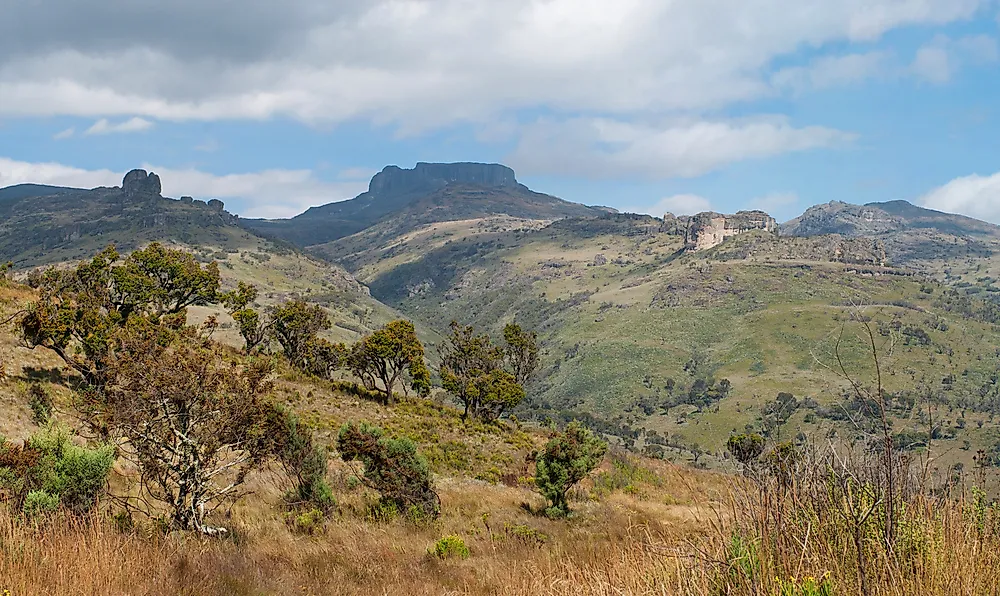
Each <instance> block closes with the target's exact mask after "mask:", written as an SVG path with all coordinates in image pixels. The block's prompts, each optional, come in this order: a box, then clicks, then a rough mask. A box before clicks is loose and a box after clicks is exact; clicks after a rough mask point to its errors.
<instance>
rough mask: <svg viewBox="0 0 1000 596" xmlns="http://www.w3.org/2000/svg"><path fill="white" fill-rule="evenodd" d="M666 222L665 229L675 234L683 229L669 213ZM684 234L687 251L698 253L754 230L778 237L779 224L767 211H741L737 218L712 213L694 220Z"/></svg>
mask: <svg viewBox="0 0 1000 596" xmlns="http://www.w3.org/2000/svg"><path fill="white" fill-rule="evenodd" d="M663 221H664V225H665V226H667V227H673V229H675V230H676V229H678V228H679V226H680V223H679V220H678V218H676V217H674V216H673V215H672V214H669V213H668V214H666V215H665V216H664V217H663ZM684 230H685V231H684V246H685V249H686V250H689V251H692V252H695V251H699V250H707V249H709V248H714V247H716V246H718V245H720V244H722V243H723V242H725V240H726V238H731V237H733V236H738V235H740V234H745V233H746V232H751V231H754V230H763V231H765V232H770V233H772V234H774V233H777V231H778V222H777V221H776V220H775V219H774V218H773V217H771V216H770V215H768V214H767V213H764V212H763V211H740V212H738V213H736V214H735V215H723V214H720V213H712V212H708V213H699V214H698V215H694V216H692V217H691V218H690V219H688V221H687V225H686V226H685V227H684Z"/></svg>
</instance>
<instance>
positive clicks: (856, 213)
mask: <svg viewBox="0 0 1000 596" xmlns="http://www.w3.org/2000/svg"><path fill="white" fill-rule="evenodd" d="M781 233H782V235H784V236H803V237H812V236H822V235H829V234H837V235H841V236H847V237H852V238H861V237H868V238H872V239H874V240H877V241H878V242H881V243H882V244H883V245H884V246H885V249H886V252H887V254H888V255H889V259H890V260H891V261H892V262H894V263H896V264H900V265H908V266H911V267H914V268H916V269H918V270H921V271H923V272H925V273H932V274H937V273H941V272H943V271H944V270H946V269H950V268H951V267H950V265H953V264H954V263H955V262H957V261H960V260H962V259H966V260H967V259H984V258H985V259H989V258H991V257H992V256H993V255H995V254H1000V226H996V225H993V224H991V223H987V222H984V221H979V220H977V219H973V218H971V217H966V216H964V215H955V214H951V213H942V212H940V211H934V210H933V209H926V208H924V207H918V206H916V205H913V204H911V203H908V202H906V201H890V202H885V203H868V204H867V205H852V204H849V203H844V202H840V201H834V202H831V203H826V204H823V205H816V206H814V207H810V208H809V209H807V210H806V212H805V213H803V214H802V215H801V216H799V217H797V218H795V219H793V220H791V221H789V222H787V223H785V224H783V225H782V226H781Z"/></svg>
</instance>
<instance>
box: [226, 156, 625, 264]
mask: <svg viewBox="0 0 1000 596" xmlns="http://www.w3.org/2000/svg"><path fill="white" fill-rule="evenodd" d="M602 211H606V209H601V208H591V207H586V206H584V205H579V204H577V203H570V202H568V201H564V200H562V199H558V198H556V197H552V196H549V195H545V194H541V193H537V192H534V191H532V190H530V189H529V188H528V187H526V186H524V185H523V184H520V183H519V182H518V181H517V178H516V177H515V175H514V171H513V170H512V169H510V168H508V167H506V166H502V165H499V164H480V163H450V164H441V163H418V164H417V165H416V167H414V168H413V169H402V168H399V167H397V166H387V167H386V168H385V169H383V170H382V171H381V172H379V173H378V174H376V175H375V176H374V177H373V178H372V180H371V183H370V184H369V187H368V192H365V193H362V194H360V195H358V196H357V197H355V198H353V199H350V200H347V201H341V202H337V203H330V204H327V205H323V206H320V207H312V208H310V209H309V210H308V211H306V212H305V213H302V214H301V215H298V216H296V217H293V218H291V219H287V220H254V219H248V220H243V225H244V226H246V227H249V228H251V229H254V230H257V231H260V232H263V233H266V234H268V235H271V236H275V237H278V238H282V239H284V240H287V241H289V242H292V243H294V244H296V245H298V246H304V247H307V246H315V245H320V244H324V243H328V242H332V241H336V240H339V239H341V238H346V237H347V236H350V235H352V234H356V233H358V232H361V231H362V230H365V229H367V228H369V227H371V226H374V225H376V224H380V223H387V224H388V225H387V226H383V230H382V231H381V232H380V236H381V237H385V236H387V235H392V234H396V235H399V234H402V233H405V232H408V231H410V230H412V229H414V228H416V227H419V226H421V225H426V224H430V223H436V222H442V221H457V220H465V219H476V218H482V217H492V216H497V215H507V216H512V217H516V218H521V219H535V220H553V219H559V218H562V217H584V216H589V215H596V214H598V213H600V212H602Z"/></svg>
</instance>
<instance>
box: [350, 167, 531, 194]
mask: <svg viewBox="0 0 1000 596" xmlns="http://www.w3.org/2000/svg"><path fill="white" fill-rule="evenodd" d="M456 182H457V183H462V184H474V185H477V186H486V187H515V186H518V183H517V178H516V177H515V176H514V170H512V169H510V168H508V167H507V166H502V165H500V164H483V163H423V162H420V163H418V164H417V165H416V167H414V168H413V169H412V170H404V169H402V168H400V167H398V166H387V167H386V168H385V169H383V170H382V171H381V172H379V173H378V174H375V176H374V177H373V178H372V181H371V183H370V184H369V187H368V192H370V193H371V194H372V195H375V196H379V195H383V194H392V193H405V192H410V191H418V190H431V189H435V188H440V187H443V186H446V185H447V184H450V183H456Z"/></svg>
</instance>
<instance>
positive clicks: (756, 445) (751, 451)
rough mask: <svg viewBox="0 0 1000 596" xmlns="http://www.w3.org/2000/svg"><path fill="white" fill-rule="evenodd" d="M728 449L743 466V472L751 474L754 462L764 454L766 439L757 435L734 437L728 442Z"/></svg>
mask: <svg viewBox="0 0 1000 596" xmlns="http://www.w3.org/2000/svg"><path fill="white" fill-rule="evenodd" d="M726 449H728V450H729V453H730V454H731V455H732V456H733V458H734V459H736V461H738V462H740V463H741V464H743V472H744V473H745V474H749V473H750V471H751V469H752V467H753V465H754V462H756V461H757V459H758V458H759V457H760V456H761V454H762V453H764V437H762V436H760V435H758V434H756V433H745V434H742V435H733V436H731V437H729V440H728V441H726Z"/></svg>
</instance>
